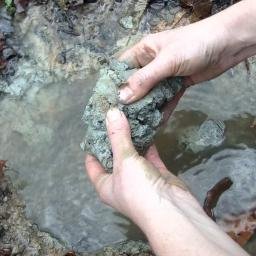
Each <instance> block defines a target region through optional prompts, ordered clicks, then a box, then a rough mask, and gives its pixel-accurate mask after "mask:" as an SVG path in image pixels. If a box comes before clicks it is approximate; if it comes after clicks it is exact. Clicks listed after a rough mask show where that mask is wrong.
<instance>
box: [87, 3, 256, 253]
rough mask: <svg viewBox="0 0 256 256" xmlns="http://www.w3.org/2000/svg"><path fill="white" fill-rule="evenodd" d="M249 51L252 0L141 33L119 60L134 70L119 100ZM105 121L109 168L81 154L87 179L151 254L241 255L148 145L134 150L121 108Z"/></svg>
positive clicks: (218, 67)
mask: <svg viewBox="0 0 256 256" xmlns="http://www.w3.org/2000/svg"><path fill="white" fill-rule="evenodd" d="M231 38H232V40H231ZM255 53H256V2H255V1H254V0H244V1H241V2H240V3H238V4H236V5H234V6H232V7H230V8H229V9H227V10H225V11H223V12H221V13H219V14H217V15H215V16H212V17H210V18H208V19H205V20H203V21H200V22H197V23H195V24H192V25H189V26H187V27H183V28H179V29H175V30H171V31H165V32H161V33H158V34H152V35H149V36H147V37H146V38H145V39H142V40H141V41H140V42H139V43H138V44H137V45H135V46H134V47H132V48H131V49H129V50H128V51H126V52H125V53H124V54H123V55H122V56H121V59H122V60H126V61H128V62H129V63H130V64H131V65H133V66H137V67H141V69H140V70H139V71H138V72H137V73H135V74H134V75H132V76H131V77H130V78H129V79H128V81H127V84H126V85H125V86H124V87H123V88H122V90H121V92H120V100H121V101H122V102H124V103H130V102H133V101H136V100H138V99H140V98H141V97H143V96H144V95H145V94H147V92H148V91H149V90H150V89H151V88H152V87H153V86H154V85H155V84H156V83H157V82H158V81H160V80H162V79H164V78H166V77H170V76H177V75H179V76H184V78H185V83H186V84H187V85H192V84H195V83H197V82H199V81H204V80H208V79H211V78H213V77H216V76H218V75H219V74H221V73H222V72H224V71H225V70H227V69H229V68H230V67H232V66H234V65H236V64H237V63H239V62H241V61H242V60H243V59H245V58H247V57H249V56H252V55H253V54H255ZM177 100H178V98H176V101H175V102H174V103H172V108H173V107H174V106H175V104H176V103H177ZM106 124H107V130H108V135H109V139H110V142H111V146H112V151H113V160H114V167H113V173H112V174H109V173H106V171H105V170H104V169H103V167H102V166H101V164H100V163H99V162H98V161H97V159H96V158H95V157H93V156H91V155H87V156H86V170H87V173H88V176H89V178H90V180H91V181H92V183H93V184H94V186H95V188H96V191H97V192H98V194H99V197H100V198H101V200H102V201H103V202H104V203H106V204H108V205H110V206H111V207H113V208H115V209H116V210H117V211H119V212H121V213H122V214H124V215H125V216H127V217H128V218H130V219H131V220H132V221H133V222H135V223H136V224H137V225H138V226H139V227H140V228H141V230H142V231H143V232H144V233H145V234H146V236H147V238H148V240H149V242H150V245H151V247H152V249H153V250H154V252H155V253H156V255H160V256H167V255H171V256H178V255H182V256H183V255H186V256H192V255H196V256H200V255H202V256H212V255H214V256H215V255H218V256H220V255H221V256H222V255H223V256H224V255H225V256H226V255H229V256H230V255H232V256H233V255H235V256H236V255H237V256H238V255H239V256H243V255H248V254H247V253H246V252H245V251H244V250H243V249H242V248H241V247H240V246H239V245H237V244H236V243H235V242H234V241H233V240H232V239H231V238H230V237H229V236H228V235H226V234H225V233H224V232H223V231H222V230H221V229H220V228H219V227H218V226H217V225H216V224H215V222H213V221H212V220H211V219H210V218H209V217H208V216H207V215H206V214H205V213H204V211H203V209H202V207H201V206H200V204H199V203H198V202H197V200H196V199H195V198H194V196H193V195H192V194H191V193H190V192H189V190H188V189H187V188H186V185H185V184H184V183H183V182H182V181H181V180H179V179H178V178H177V177H176V176H175V175H173V174H172V173H171V172H170V171H169V170H167V168H166V167H165V165H164V163H163V162H162V161H161V159H160V158H159V155H158V153H157V150H156V148H155V146H151V147H150V148H149V150H148V152H147V153H146V155H145V156H144V157H142V156H140V155H139V154H138V153H137V152H136V150H135V149H134V147H133V144H132V142H131V137H130V128H129V124H128V121H127V119H126V117H125V115H124V114H123V113H122V112H120V111H119V110H118V109H115V108H114V109H111V110H110V111H109V112H108V113H107V118H106Z"/></svg>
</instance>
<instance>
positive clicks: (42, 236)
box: [0, 176, 64, 256]
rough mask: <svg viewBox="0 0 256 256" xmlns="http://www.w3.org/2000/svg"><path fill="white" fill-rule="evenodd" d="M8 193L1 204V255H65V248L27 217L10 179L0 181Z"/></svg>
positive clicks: (2, 187) (2, 188) (1, 186)
mask: <svg viewBox="0 0 256 256" xmlns="http://www.w3.org/2000/svg"><path fill="white" fill-rule="evenodd" d="M0 188H1V190H4V191H9V192H8V195H9V196H8V197H6V200H1V203H0V219H1V225H0V255H56V256H57V255H59V256H61V255H63V251H64V247H63V246H62V245H61V244H60V243H59V242H58V241H57V240H56V239H54V238H52V237H51V236H50V235H49V234H47V233H43V232H40V231H39V230H38V228H37V227H34V226H33V225H32V224H31V223H30V222H29V221H28V220H27V219H26V217H25V212H24V209H25V205H24V204H23V202H22V201H21V199H20V197H19V196H18V195H17V193H16V191H15V190H14V188H13V186H12V184H11V182H10V180H9V177H7V176H5V177H3V178H2V179H1V180H0Z"/></svg>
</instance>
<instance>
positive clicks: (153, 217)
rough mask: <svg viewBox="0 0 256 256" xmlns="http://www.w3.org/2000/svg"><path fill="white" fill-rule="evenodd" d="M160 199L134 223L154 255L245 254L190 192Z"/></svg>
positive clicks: (222, 255)
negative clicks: (143, 235)
mask: <svg viewBox="0 0 256 256" xmlns="http://www.w3.org/2000/svg"><path fill="white" fill-rule="evenodd" d="M175 195H176V196H175V199H174V197H173V195H172V199H170V200H168V199H161V200H160V201H159V205H157V206H155V210H152V211H147V212H145V214H144V216H143V217H144V218H143V220H142V221H141V222H140V223H138V224H139V226H140V227H141V228H142V230H143V231H144V232H145V234H146V235H147V237H148V240H149V242H150V244H151V246H152V248H153V250H154V252H155V253H156V255H158V256H165V255H166V256H167V255H168V256H169V255H172V256H176V255H177V256H178V255H186V256H192V255H193V256H194V255H195V256H201V255H202V256H206V255H207V256H217V255H218V256H230V255H232V256H243V255H244V256H246V255H248V254H247V253H246V252H245V251H244V250H243V249H242V248H241V247H240V246H238V245H237V244H236V243H235V242H234V241H233V240H232V239H231V238H229V237H228V236H227V235H226V234H225V233H224V232H223V231H222V230H221V229H220V228H219V227H218V226H217V225H216V224H215V223H214V222H213V221H212V220H211V219H210V218H209V217H208V216H207V215H206V214H205V213H204V212H203V210H202V208H201V207H198V202H197V201H196V200H195V199H193V197H192V196H191V195H189V196H188V195H187V194H186V193H185V194H182V193H181V194H180V193H175Z"/></svg>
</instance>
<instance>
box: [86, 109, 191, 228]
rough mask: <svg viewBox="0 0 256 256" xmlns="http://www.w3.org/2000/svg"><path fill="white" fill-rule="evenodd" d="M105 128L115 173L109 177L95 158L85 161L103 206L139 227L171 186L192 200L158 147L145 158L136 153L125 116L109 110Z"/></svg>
mask: <svg viewBox="0 0 256 256" xmlns="http://www.w3.org/2000/svg"><path fill="white" fill-rule="evenodd" d="M106 124H107V129H108V135H109V139H110V142H111V146H112V151H113V173H112V174H109V173H106V172H105V170H104V169H103V167H102V166H101V165H100V163H99V162H98V161H97V159H96V158H95V157H93V156H91V155H87V157H86V170H87V173H88V176H89V178H90V180H91V181H92V183H93V184H94V186H95V188H96V190H97V192H98V194H99V196H100V198H101V200H102V201H103V202H104V203H106V204H108V205H110V206H112V207H113V208H115V209H116V210H118V211H119V212H121V213H122V214H124V215H125V216H127V217H129V218H130V219H132V220H133V221H134V222H136V223H137V224H138V225H140V224H141V222H143V221H144V220H143V219H141V218H144V216H145V214H144V212H145V211H155V210H156V209H158V206H159V203H160V204H161V200H162V199H163V198H165V197H168V195H169V194H170V192H171V191H172V186H175V187H177V188H176V190H177V191H180V193H182V194H184V195H185V194H187V195H188V197H191V196H190V193H189V192H188V190H187V189H186V186H185V185H184V183H183V182H182V181H181V180H179V179H178V178H177V177H176V176H175V175H173V174H172V173H171V172H169V171H168V170H167V168H166V167H165V165H164V164H163V162H162V161H161V159H160V158H159V155H158V153H157V151H156V148H155V146H151V147H150V148H149V150H148V152H147V153H146V155H145V158H144V157H142V156H140V155H139V154H138V153H137V151H136V150H135V148H134V146H133V144H132V141H131V135H130V128H129V124H128V121H127V119H126V117H125V115H124V113H123V112H121V111H119V110H118V109H112V110H110V111H109V112H108V114H107V118H106ZM120 142H121V143H120ZM191 198H192V197H191ZM193 200H194V201H195V199H193ZM154 207H156V208H154ZM158 210H159V209H158Z"/></svg>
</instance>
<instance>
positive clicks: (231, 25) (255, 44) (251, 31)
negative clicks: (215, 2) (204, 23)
mask: <svg viewBox="0 0 256 256" xmlns="http://www.w3.org/2000/svg"><path fill="white" fill-rule="evenodd" d="M212 19H213V20H214V22H217V23H218V26H219V27H221V26H222V27H223V29H224V31H225V33H226V46H225V48H224V50H223V53H224V54H223V55H224V58H225V57H227V56H228V58H230V60H229V61H230V62H233V63H234V64H237V63H239V62H241V61H242V60H244V59H246V58H248V57H250V56H253V55H254V54H256V1H255V0H242V1H240V2H239V3H237V4H235V5H233V6H231V7H230V8H228V9H226V10H224V11H223V12H221V13H219V14H217V15H214V16H213V17H212ZM223 61H225V62H226V61H227V60H223Z"/></svg>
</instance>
